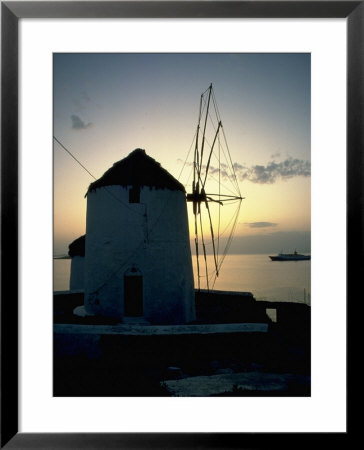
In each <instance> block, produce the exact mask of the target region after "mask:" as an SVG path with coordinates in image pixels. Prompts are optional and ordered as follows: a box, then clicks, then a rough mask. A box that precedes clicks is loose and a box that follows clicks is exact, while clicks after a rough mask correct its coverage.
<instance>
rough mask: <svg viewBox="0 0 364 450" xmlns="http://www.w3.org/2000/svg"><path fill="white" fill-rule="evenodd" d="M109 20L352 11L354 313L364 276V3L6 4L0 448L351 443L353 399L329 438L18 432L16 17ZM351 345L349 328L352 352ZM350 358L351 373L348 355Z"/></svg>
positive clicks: (350, 297) (350, 242) (350, 275)
mask: <svg viewBox="0 0 364 450" xmlns="http://www.w3.org/2000/svg"><path fill="white" fill-rule="evenodd" d="M111 17H112V18H118V17H119V18H236V17H244V18H346V20H347V76H348V83H347V180H348V182H347V236H348V237H347V274H346V275H347V303H346V304H347V312H348V314H349V312H350V310H349V304H350V303H351V302H352V301H355V300H356V301H358V300H360V299H359V298H358V297H357V292H360V290H359V287H360V285H359V281H360V280H361V278H362V276H363V274H364V263H363V260H364V259H363V239H362V236H363V211H364V208H363V198H364V196H363V194H364V183H363V177H362V173H363V169H364V166H363V154H364V152H363V144H364V133H363V128H364V126H363V125H364V45H363V44H364V1H281V2H279V1H176V2H174V1H173V2H172V1H160V2H158V1H125V2H119V1H115V2H107V1H94V2H89V1H85V2H82V1H81V2H77V1H75V2H73V1H71V2H62V1H60V2H47V1H38V2H32V1H26V2H22V1H9V2H7V1H4V2H1V92H2V98H1V108H2V109H1V448H3V447H5V448H9V449H10V448H11V449H25V448H37V449H38V448H39V449H43V448H44V449H50V448H52V449H66V448H67V449H70V448H75V449H76V448H77V449H96V448H103V449H107V448H133V449H137V448H138V449H139V448H160V449H162V448H178V449H184V448H186V449H187V448H215V449H228V448H264V447H269V448H271V447H272V446H275V445H279V446H280V447H282V446H283V447H286V446H287V447H288V446H289V447H293V446H294V447H297V444H299V446H303V445H305V446H307V445H308V444H309V442H310V441H311V440H314V443H315V444H317V445H320V444H323V443H325V444H327V442H328V437H333V438H334V439H335V443H337V444H339V445H342V446H343V445H345V446H347V445H348V441H347V440H348V438H349V436H350V437H351V436H352V429H351V422H350V418H351V414H350V411H351V410H350V409H349V403H348V405H347V406H348V409H347V411H348V415H347V432H345V433H329V435H330V436H328V435H327V434H326V433H315V434H313V435H312V434H310V433H302V434H299V436H298V434H297V433H293V434H292V433H291V434H290V433H274V434H271V433H262V434H259V433H258V434H257V433H136V434H130V433H111V434H110V433H94V434H92V433H82V434H81V433H79V434H78V433H76V434H74V433H57V434H53V433H51V434H49V433H36V434H33V433H19V432H18V412H19V411H18V400H19V397H18V332H19V329H18V302H17V299H18V282H19V279H18V262H19V257H18V251H19V250H20V249H19V246H18V183H19V182H20V180H19V178H18V75H19V73H18V51H19V48H18V21H19V19H21V18H111ZM359 297H360V296H359ZM348 317H349V315H348ZM347 325H349V323H348V324H347ZM347 330H349V326H348V327H347ZM350 343H351V341H350V335H349V333H348V341H347V349H349V348H350ZM347 363H348V364H347V375H348V376H349V375H350V373H351V372H350V370H349V369H350V366H349V358H348V360H347ZM348 379H349V378H348ZM348 386H349V384H348ZM333 395H335V393H333ZM348 400H350V393H349V392H348ZM349 433H350V434H349Z"/></svg>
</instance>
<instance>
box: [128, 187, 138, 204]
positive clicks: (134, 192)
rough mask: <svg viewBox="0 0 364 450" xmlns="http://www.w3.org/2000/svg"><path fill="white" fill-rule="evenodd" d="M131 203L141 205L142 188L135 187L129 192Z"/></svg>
mask: <svg viewBox="0 0 364 450" xmlns="http://www.w3.org/2000/svg"><path fill="white" fill-rule="evenodd" d="M129 203H140V187H139V186H133V187H132V188H131V189H130V191H129Z"/></svg>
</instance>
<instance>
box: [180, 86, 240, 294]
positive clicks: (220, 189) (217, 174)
mask: <svg viewBox="0 0 364 450" xmlns="http://www.w3.org/2000/svg"><path fill="white" fill-rule="evenodd" d="M193 147H194V157H193V162H192V163H189V165H190V166H192V173H193V177H192V178H193V180H192V185H191V186H190V189H191V192H190V193H188V194H187V197H186V198H187V202H190V203H192V213H193V221H194V243H195V245H194V251H195V254H196V272H197V284H198V289H199V290H200V288H201V284H202V281H203V280H202V279H205V283H204V285H205V286H206V288H207V290H210V288H213V286H214V284H215V281H216V278H217V277H218V276H219V272H220V269H221V266H222V263H223V261H224V259H225V256H226V254H227V252H228V250H229V247H230V244H231V241H232V238H233V234H234V231H235V228H236V224H237V220H238V217H239V212H240V207H241V202H242V200H243V197H242V196H241V193H240V189H239V184H238V181H237V177H236V174H235V169H234V164H233V163H232V160H231V156H230V151H229V147H228V144H227V140H226V135H225V131H224V128H223V125H222V122H221V118H220V113H219V110H218V106H217V102H216V97H215V94H214V90H213V87H212V84H210V86H209V87H208V89H206V91H204V92H203V93H202V94H201V98H200V105H199V114H198V122H197V130H196V133H195V136H194V140H193V143H192V145H191V148H190V151H189V153H188V155H187V159H188V157H189V154H190V152H191V149H192V148H193ZM185 165H186V163H185ZM182 170H183V169H182ZM190 175H191V174H190ZM202 257H203V261H202V264H201V261H200V258H202ZM203 266H204V268H203Z"/></svg>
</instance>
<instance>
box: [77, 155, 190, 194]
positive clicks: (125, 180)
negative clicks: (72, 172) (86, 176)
mask: <svg viewBox="0 0 364 450" xmlns="http://www.w3.org/2000/svg"><path fill="white" fill-rule="evenodd" d="M113 185H118V186H124V187H126V186H134V187H141V186H149V187H151V188H152V187H153V188H156V189H170V190H173V191H177V190H178V191H182V192H185V188H184V186H183V185H182V184H181V183H180V182H179V181H177V180H176V179H175V178H174V177H173V176H172V175H171V174H170V173H169V172H167V171H166V170H165V169H163V167H162V166H161V165H160V164H159V163H158V162H157V161H155V160H154V159H153V158H151V157H150V156H148V155H147V154H146V153H145V150H143V149H140V148H137V149H136V150H134V151H133V152H131V153H130V154H129V155H128V156H127V157H126V158H124V159H122V160H120V161H118V162H116V163H114V165H113V166H112V167H111V168H110V169H108V170H107V171H106V172H105V173H104V174H103V176H102V177H101V178H99V179H98V180H96V181H94V182H93V183H91V184H90V186H89V188H88V191H87V192H91V191H94V190H95V189H97V188H99V187H102V186H113ZM86 195H87V194H86Z"/></svg>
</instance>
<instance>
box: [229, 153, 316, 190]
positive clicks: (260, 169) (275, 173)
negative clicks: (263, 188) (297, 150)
mask: <svg viewBox="0 0 364 450" xmlns="http://www.w3.org/2000/svg"><path fill="white" fill-rule="evenodd" d="M234 169H235V173H236V175H237V177H238V178H239V179H240V180H241V181H244V180H247V181H251V182H252V183H258V184H272V183H274V182H276V181H277V180H280V179H281V180H289V179H290V178H294V177H309V176H310V175H311V163H310V161H305V160H303V159H298V158H292V157H288V158H287V159H285V160H284V161H280V162H276V161H274V160H273V161H270V162H268V164H267V165H266V166H263V165H259V164H257V165H255V166H251V167H245V166H242V165H240V164H238V163H235V164H234Z"/></svg>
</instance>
